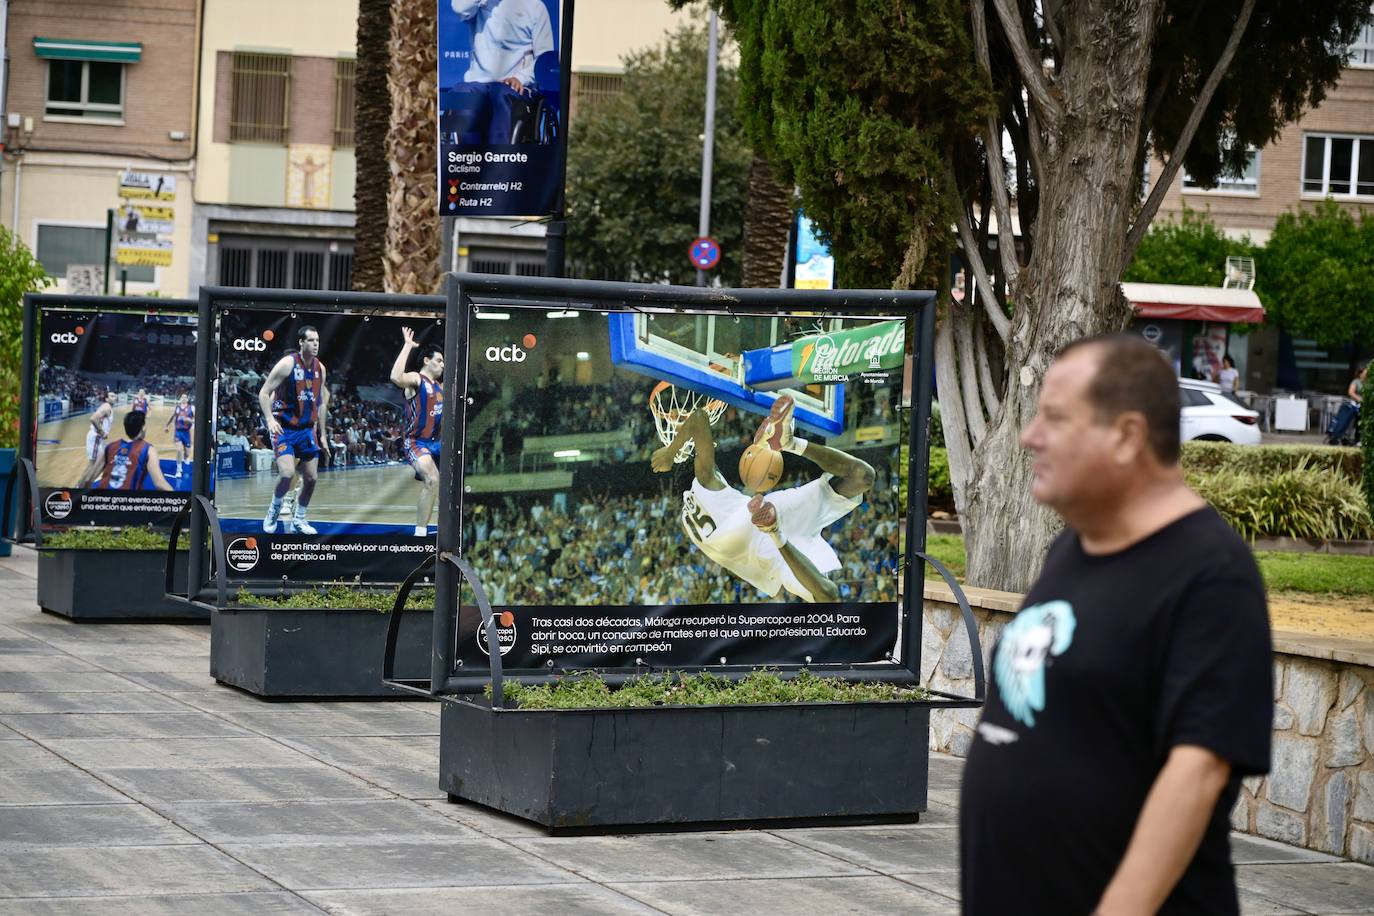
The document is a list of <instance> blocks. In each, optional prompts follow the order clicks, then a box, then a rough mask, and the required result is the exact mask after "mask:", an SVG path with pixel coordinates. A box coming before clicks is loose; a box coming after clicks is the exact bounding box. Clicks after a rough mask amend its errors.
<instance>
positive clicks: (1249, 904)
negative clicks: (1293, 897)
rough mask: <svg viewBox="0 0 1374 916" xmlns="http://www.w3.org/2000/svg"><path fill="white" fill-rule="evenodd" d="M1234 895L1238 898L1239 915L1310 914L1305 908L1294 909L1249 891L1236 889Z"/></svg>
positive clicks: (1305, 915)
mask: <svg viewBox="0 0 1374 916" xmlns="http://www.w3.org/2000/svg"><path fill="white" fill-rule="evenodd" d="M1236 896H1237V898H1238V899H1239V900H1240V916H1310V914H1309V913H1308V911H1307V910H1295V909H1293V908H1292V907H1290V906H1286V905H1285V904H1282V903H1277V902H1275V901H1273V900H1270V899H1269V898H1268V897H1263V896H1260V895H1259V894H1252V893H1250V892H1249V891H1245V890H1238V891H1237V892H1236Z"/></svg>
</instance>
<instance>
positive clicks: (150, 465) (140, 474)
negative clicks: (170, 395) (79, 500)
mask: <svg viewBox="0 0 1374 916" xmlns="http://www.w3.org/2000/svg"><path fill="white" fill-rule="evenodd" d="M147 417H148V415H147V413H146V412H144V411H142V410H131V411H129V412H128V413H126V414H125V415H124V438H123V439H121V440H119V441H118V442H111V443H109V444H108V445H106V446H105V448H104V450H103V451H102V453H101V457H100V462H99V465H98V466H97V467H96V469H95V472H94V473H93V474H92V475H91V477H90V478H89V479H88V480H83V481H82V482H81V486H83V487H84V486H88V485H90V480H94V481H95V484H94V488H95V489H97V490H149V489H151V490H170V489H172V485H171V484H170V483H168V482H167V478H166V477H164V476H162V465H160V464H159V463H158V456H157V447H156V446H154V445H153V444H152V443H151V442H149V441H148V440H147V439H144V438H143V425H144V423H145V422H146V421H147ZM97 478H98V479H97ZM149 481H152V484H153V485H152V486H151V487H149V486H148V482H149Z"/></svg>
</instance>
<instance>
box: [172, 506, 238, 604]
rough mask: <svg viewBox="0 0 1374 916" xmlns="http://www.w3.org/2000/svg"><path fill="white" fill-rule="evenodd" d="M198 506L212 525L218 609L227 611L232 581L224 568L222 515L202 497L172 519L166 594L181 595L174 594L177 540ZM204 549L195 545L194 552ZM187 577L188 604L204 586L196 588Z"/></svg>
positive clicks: (192, 547) (196, 584) (188, 574)
mask: <svg viewBox="0 0 1374 916" xmlns="http://www.w3.org/2000/svg"><path fill="white" fill-rule="evenodd" d="M197 506H199V507H200V511H201V513H202V514H203V515H204V516H205V520H206V522H208V523H209V526H210V542H211V543H212V544H213V545H214V556H213V557H212V558H211V559H212V562H213V564H214V565H213V569H214V571H215V600H216V605H215V606H216V607H225V606H226V605H227V604H228V603H229V580H228V574H227V572H226V571H225V568H224V564H225V562H226V560H225V554H224V529H223V528H221V527H220V523H219V513H217V512H216V511H215V507H214V504H213V503H211V502H210V500H208V499H206V498H205V497H204V496H201V495H199V494H197V495H195V496H193V497H192V498H191V499H188V500H187V501H186V505H185V506H184V507H183V508H182V510H181V511H180V512H178V513H177V514H176V517H175V518H173V519H172V531H171V535H170V536H169V537H168V538H167V565H166V568H165V569H164V570H163V572H164V575H165V577H166V578H165V579H164V582H165V585H166V589H165V593H166V594H168V595H178V594H179V593H178V592H175V591H173V590H172V584H173V583H172V579H173V578H174V577H175V574H176V572H175V569H176V568H175V563H176V552H177V538H179V537H180V536H181V527H182V525H183V524H185V522H186V520H187V519H188V518H190V516H191V513H192V512H194V511H195V509H196V507H197ZM202 546H203V545H199V544H192V545H191V549H192V550H199V549H201V547H202ZM186 575H187V582H186V598H187V600H189V601H194V600H195V598H196V595H198V594H199V593H200V586H201V583H199V582H196V583H194V586H193V584H192V583H191V582H190V572H189V570H188V571H187V574H186Z"/></svg>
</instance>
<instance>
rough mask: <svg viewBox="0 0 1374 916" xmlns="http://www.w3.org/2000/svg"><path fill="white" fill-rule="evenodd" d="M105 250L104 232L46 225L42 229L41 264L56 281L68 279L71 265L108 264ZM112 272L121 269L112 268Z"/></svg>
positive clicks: (40, 236) (96, 229)
mask: <svg viewBox="0 0 1374 916" xmlns="http://www.w3.org/2000/svg"><path fill="white" fill-rule="evenodd" d="M104 248H105V230H104V229H103V228H93V227H92V228H87V227H84V226H43V225H40V226H39V227H38V252H37V254H38V260H39V261H40V262H41V263H42V264H43V269H44V270H46V271H47V272H48V275H49V276H52V277H65V276H66V275H67V265H69V264H104V263H105V253H104ZM110 269H111V270H116V269H117V268H115V266H114V265H111V266H110ZM115 276H118V274H117V273H116V274H115Z"/></svg>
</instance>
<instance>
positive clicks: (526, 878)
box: [224, 838, 573, 890]
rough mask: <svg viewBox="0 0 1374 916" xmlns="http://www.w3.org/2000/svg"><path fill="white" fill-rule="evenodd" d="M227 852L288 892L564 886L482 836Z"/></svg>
mask: <svg viewBox="0 0 1374 916" xmlns="http://www.w3.org/2000/svg"><path fill="white" fill-rule="evenodd" d="M224 849H225V851H226V852H228V853H229V854H231V855H233V856H234V857H235V858H237V859H239V860H240V861H243V862H246V863H248V864H249V865H251V866H252V867H253V868H255V869H257V870H258V871H260V872H262V873H263V874H264V875H267V876H268V877H269V878H271V879H272V880H274V881H276V882H278V883H279V884H281V885H282V886H284V887H286V888H289V889H291V890H326V889H332V888H378V887H409V888H414V887H461V886H467V885H498V886H509V885H515V884H565V883H567V882H568V881H570V880H573V878H572V876H571V875H569V874H568V873H567V872H566V871H564V870H563V869H561V868H557V867H555V866H553V865H549V864H547V863H546V862H541V861H540V860H539V859H537V858H535V857H533V856H527V855H521V854H520V853H518V852H516V851H515V850H513V849H511V848H510V846H508V845H506V844H505V843H501V842H499V841H497V840H488V839H483V838H474V839H462V840H451V841H449V842H445V843H434V842H429V843H375V842H369V843H351V844H348V845H339V844H315V845H311V846H256V845H227V846H225V847H224Z"/></svg>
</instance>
